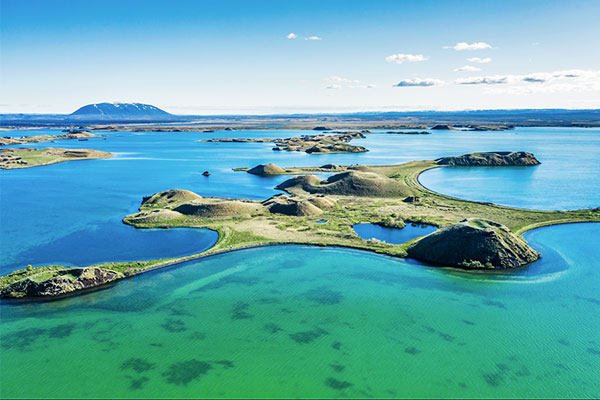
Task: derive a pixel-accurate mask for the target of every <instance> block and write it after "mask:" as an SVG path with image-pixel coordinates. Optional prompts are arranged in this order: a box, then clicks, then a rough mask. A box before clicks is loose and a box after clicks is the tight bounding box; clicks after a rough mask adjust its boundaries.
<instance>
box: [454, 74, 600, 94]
mask: <svg viewBox="0 0 600 400" xmlns="http://www.w3.org/2000/svg"><path fill="white" fill-rule="evenodd" d="M454 82H455V83H456V84H459V85H496V84H502V88H495V89H490V90H489V92H490V93H508V94H521V95H522V94H531V93H557V92H586V91H600V71H587V70H565V71H553V72H535V73H531V74H524V75H516V74H508V75H492V76H476V77H470V78H464V79H457V80H455V81H454Z"/></svg>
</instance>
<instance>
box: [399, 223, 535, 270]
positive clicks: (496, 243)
mask: <svg viewBox="0 0 600 400" xmlns="http://www.w3.org/2000/svg"><path fill="white" fill-rule="evenodd" d="M407 253H408V256H409V257H412V258H415V259H417V260H421V261H426V262H431V263H435V264H440V265H447V266H451V267H460V268H472V269H478V268H484V269H494V268H498V269H505V268H518V267H521V266H523V265H526V264H529V263H531V262H533V261H535V260H537V259H538V257H539V254H538V253H537V252H536V251H535V250H533V249H532V248H531V247H529V245H527V242H525V240H524V239H523V238H521V237H519V236H516V235H515V234H513V233H512V232H510V230H509V229H508V228H507V227H506V226H504V225H502V224H498V223H496V222H492V221H488V220H483V219H478V218H469V219H465V220H463V221H460V222H459V223H457V224H454V225H450V226H447V227H444V228H442V229H439V230H437V231H435V232H433V233H431V234H429V235H427V236H425V237H423V238H422V239H420V240H419V241H417V242H415V243H414V244H413V245H412V246H410V247H409V248H408V249H407Z"/></svg>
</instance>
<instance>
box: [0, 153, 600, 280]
mask: <svg viewBox="0 0 600 400" xmlns="http://www.w3.org/2000/svg"><path fill="white" fill-rule="evenodd" d="M324 167H325V166H324ZM438 167H440V165H438V164H437V163H436V162H435V161H415V162H409V163H406V164H401V165H385V166H335V171H336V172H338V174H337V175H334V176H332V177H330V178H328V179H327V180H325V181H321V180H320V179H319V178H317V177H314V176H312V177H311V176H308V177H300V178H292V179H290V180H288V181H286V182H284V183H283V184H282V185H280V187H282V188H284V190H286V191H288V192H289V193H290V194H291V197H289V198H287V199H288V200H289V201H291V202H297V203H299V204H300V203H301V204H308V203H310V204H311V206H310V207H311V209H313V208H312V207H316V208H317V209H318V210H319V212H318V213H308V215H303V214H301V213H300V214H294V215H289V213H286V211H285V210H287V209H286V208H284V209H285V210H284V211H282V207H273V205H274V204H279V203H281V201H283V200H282V199H280V198H278V197H277V196H274V197H272V198H271V199H267V200H265V201H263V202H259V201H250V200H243V199H220V198H206V197H200V196H197V195H196V194H194V193H192V192H189V191H183V190H170V191H165V192H161V193H157V194H155V195H153V196H151V197H148V198H144V201H143V202H142V204H141V206H140V212H138V213H135V214H132V215H128V216H126V217H125V218H124V219H123V222H125V223H126V224H130V225H133V226H136V227H138V228H156V227H162V228H165V227H196V228H208V229H212V230H215V231H217V232H218V233H219V239H218V241H217V243H216V244H215V245H214V246H213V247H212V248H211V249H209V250H207V251H205V252H203V253H199V254H195V255H192V256H187V257H180V258H172V259H162V260H153V261H142V262H129V263H107V264H101V265H97V267H101V268H104V269H106V270H112V271H115V272H119V273H123V274H124V275H125V276H132V275H136V274H139V273H142V272H143V271H147V270H150V269H155V268H160V267H164V266H167V265H172V264H175V263H180V262H184V261H188V260H192V259H197V258H200V257H203V256H208V255H212V254H217V253H222V252H226V251H232V250H236V249H242V248H248V247H254V246H264V245H271V244H309V245H319V246H344V247H351V248H357V249H363V250H369V251H374V252H377V253H381V254H387V255H391V256H399V257H405V256H406V254H407V249H408V248H409V247H410V246H411V245H413V244H414V243H415V242H416V241H417V240H412V241H410V242H408V243H404V244H400V245H392V244H388V243H384V242H381V241H378V240H363V239H361V238H360V237H359V236H358V235H357V234H356V233H355V232H354V230H353V228H352V226H353V225H354V224H357V223H375V224H382V225H384V226H398V227H400V226H402V225H403V224H404V223H411V222H413V223H422V224H430V225H435V226H440V227H442V226H448V225H451V224H456V223H458V222H459V221H462V220H464V219H468V218H477V219H485V220H489V221H493V222H495V223H500V224H502V225H505V226H506V227H507V228H508V229H509V230H510V231H511V232H513V233H515V234H517V235H518V234H521V233H523V232H525V231H527V230H529V229H533V228H536V227H539V226H544V225H551V224H560V223H571V222H592V221H594V222H598V221H600V210H599V209H584V210H575V211H538V210H525V209H517V208H511V207H504V206H499V205H495V204H491V203H482V202H474V201H467V200H461V199H457V198H453V197H449V196H445V195H441V194H438V193H435V192H432V191H430V190H428V189H426V188H424V187H423V186H421V185H420V184H419V182H418V176H419V174H421V173H422V172H423V171H426V170H428V169H431V168H438ZM322 168H323V167H307V168H287V169H285V173H286V174H301V175H302V174H310V173H312V172H314V171H316V170H320V169H322ZM279 196H281V195H279ZM286 201H287V200H286ZM321 220H326V221H327V223H325V224H318V223H317V221H321ZM471 223H473V224H476V225H477V226H476V227H478V228H482V229H484V228H486V226H483V225H481V224H485V223H484V222H481V221H474V222H471ZM523 243H524V241H523ZM459 265H460V266H462V267H477V268H481V267H486V265H485V263H481V262H479V261H477V260H476V259H475V258H474V257H470V258H465V259H464V260H463V259H461V260H460V264H459ZM44 268H46V269H48V268H61V267H42V268H41V269H40V268H34V269H33V270H32V271H27V270H22V271H17V272H14V273H12V274H10V275H8V276H5V277H2V278H0V289H1V288H2V287H4V286H6V285H9V284H10V283H13V282H15V281H17V280H19V279H23V278H25V277H27V276H31V275H34V274H38V273H41V272H44V271H46V270H44Z"/></svg>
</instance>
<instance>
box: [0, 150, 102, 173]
mask: <svg viewBox="0 0 600 400" xmlns="http://www.w3.org/2000/svg"><path fill="white" fill-rule="evenodd" d="M112 156H113V154H112V153H109V152H107V151H99V150H90V149H58V148H52V147H47V148H45V149H35V148H30V147H26V148H3V149H0V169H17V168H29V167H38V166H42V165H50V164H56V163H60V162H64V161H73V160H92V159H99V158H110V157H112Z"/></svg>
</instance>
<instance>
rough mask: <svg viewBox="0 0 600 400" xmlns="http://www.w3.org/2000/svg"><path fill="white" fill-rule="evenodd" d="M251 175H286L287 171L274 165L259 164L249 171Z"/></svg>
mask: <svg viewBox="0 0 600 400" xmlns="http://www.w3.org/2000/svg"><path fill="white" fill-rule="evenodd" d="M247 172H248V173H249V174H253V175H259V176H274V175H281V174H285V170H284V169H283V168H281V167H279V166H277V165H275V164H273V163H269V164H259V165H257V166H256V167H254V168H250V169H249V170H248V171H247Z"/></svg>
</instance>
